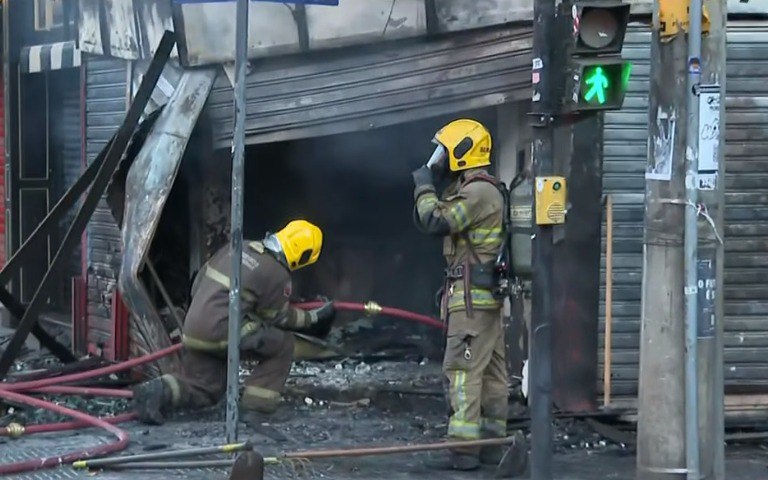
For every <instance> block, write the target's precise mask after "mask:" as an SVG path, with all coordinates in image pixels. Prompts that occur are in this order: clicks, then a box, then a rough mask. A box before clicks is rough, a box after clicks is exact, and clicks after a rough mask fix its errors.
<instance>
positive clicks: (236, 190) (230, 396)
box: [226, 0, 249, 444]
mask: <svg viewBox="0 0 768 480" xmlns="http://www.w3.org/2000/svg"><path fill="white" fill-rule="evenodd" d="M248 3H249V2H248V0H237V18H236V26H235V42H236V47H235V85H234V97H235V134H234V138H233V140H232V142H233V144H232V211H231V212H232V213H231V219H230V222H231V224H230V225H231V227H230V234H231V238H230V253H231V256H232V273H231V278H230V285H229V329H228V335H227V342H228V343H227V418H226V434H227V443H230V444H231V443H235V442H236V441H237V422H238V399H239V396H240V382H239V374H240V323H241V319H242V311H241V308H240V269H241V264H242V259H243V176H244V175H245V158H244V157H245V68H246V65H247V64H248Z"/></svg>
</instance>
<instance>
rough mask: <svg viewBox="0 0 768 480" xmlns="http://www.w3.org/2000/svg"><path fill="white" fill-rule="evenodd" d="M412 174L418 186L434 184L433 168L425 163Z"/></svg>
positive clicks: (414, 182)
mask: <svg viewBox="0 0 768 480" xmlns="http://www.w3.org/2000/svg"><path fill="white" fill-rule="evenodd" d="M411 176H412V177H413V184H414V185H415V186H416V188H418V187H423V186H425V185H432V170H431V169H430V168H429V167H427V166H426V165H423V166H421V167H419V168H417V169H416V170H414V171H413V172H411Z"/></svg>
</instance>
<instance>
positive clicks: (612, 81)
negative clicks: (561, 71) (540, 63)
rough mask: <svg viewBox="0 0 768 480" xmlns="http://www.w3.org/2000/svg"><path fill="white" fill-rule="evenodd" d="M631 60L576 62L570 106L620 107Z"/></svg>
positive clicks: (591, 107)
mask: <svg viewBox="0 0 768 480" xmlns="http://www.w3.org/2000/svg"><path fill="white" fill-rule="evenodd" d="M631 73H632V63H630V62H627V61H624V60H622V59H621V58H619V59H604V60H600V59H594V60H593V59H590V60H587V59H584V60H575V61H574V62H573V75H572V76H571V78H573V79H574V80H576V83H575V84H572V85H573V86H572V87H570V89H569V90H570V91H571V92H572V93H573V94H572V97H571V102H569V104H570V105H571V107H570V109H571V110H617V109H620V108H621V106H622V105H623V103H624V96H625V94H626V93H627V87H628V86H629V79H630V77H631Z"/></svg>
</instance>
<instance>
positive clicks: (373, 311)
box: [365, 301, 383, 315]
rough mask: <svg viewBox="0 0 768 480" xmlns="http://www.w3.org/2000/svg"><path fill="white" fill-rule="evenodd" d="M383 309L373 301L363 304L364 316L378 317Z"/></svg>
mask: <svg viewBox="0 0 768 480" xmlns="http://www.w3.org/2000/svg"><path fill="white" fill-rule="evenodd" d="M382 310H383V309H382V308H381V305H379V304H378V303H376V302H374V301H370V302H367V303H366V304H365V314H366V315H378V314H380V313H381V311H382Z"/></svg>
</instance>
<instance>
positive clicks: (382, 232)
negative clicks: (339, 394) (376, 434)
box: [219, 109, 496, 357]
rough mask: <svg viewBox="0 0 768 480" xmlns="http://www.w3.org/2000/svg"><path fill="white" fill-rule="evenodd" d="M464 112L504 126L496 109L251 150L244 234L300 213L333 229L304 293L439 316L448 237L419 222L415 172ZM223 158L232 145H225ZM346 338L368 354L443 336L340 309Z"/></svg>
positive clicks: (255, 234) (431, 348)
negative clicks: (442, 131) (424, 230)
mask: <svg viewBox="0 0 768 480" xmlns="http://www.w3.org/2000/svg"><path fill="white" fill-rule="evenodd" d="M461 117H471V118H475V119H477V120H479V121H481V122H483V123H484V124H486V125H487V126H488V128H489V129H491V132H492V134H493V133H495V130H496V126H495V124H496V121H495V118H496V114H495V111H494V110H492V109H489V110H483V111H474V112H467V113H465V114H462V115H454V116H450V117H440V118H433V119H429V120H424V121H419V122H413V123H407V124H400V125H395V126H391V127H386V128H381V129H375V130H370V131H366V132H354V133H347V134H341V135H334V136H327V137H317V138H309V139H302V140H297V141H291V142H282V143H271V144H264V145H254V146H250V147H249V148H248V149H247V152H246V155H247V161H246V179H245V186H246V188H245V197H246V198H245V213H244V216H245V218H244V225H245V228H244V235H245V236H246V238H249V239H256V238H261V237H262V236H263V235H264V233H265V232H267V231H275V230H277V229H279V228H280V227H282V226H283V225H285V224H286V223H287V222H288V221H290V220H291V219H294V218H304V219H307V220H310V221H312V222H314V223H316V224H318V225H319V226H320V227H321V228H322V229H323V232H324V247H323V253H322V255H321V257H320V260H319V261H318V263H317V264H316V265H314V266H312V267H309V268H307V269H305V270H303V271H299V272H297V275H296V276H295V284H296V285H295V288H294V291H295V295H296V296H297V297H303V298H305V299H311V298H313V297H314V296H315V295H318V294H322V295H325V296H328V297H329V298H332V299H335V300H339V301H352V302H366V301H369V300H373V301H376V302H378V303H379V304H380V305H386V306H394V307H398V308H403V309H407V310H411V311H415V312H419V313H424V314H430V315H434V316H436V315H437V313H438V312H437V308H436V305H435V293H436V292H437V290H438V288H439V287H440V285H441V282H442V270H443V267H444V263H443V259H442V255H441V253H442V252H441V250H442V241H441V239H438V238H430V237H428V236H426V235H423V234H421V233H420V232H419V231H418V230H416V228H415V226H414V225H413V221H412V218H413V217H412V215H413V193H412V192H413V183H412V179H411V171H412V170H414V169H415V168H417V167H418V166H420V165H422V164H423V163H424V162H425V161H426V160H427V159H428V158H429V155H430V154H431V152H432V150H433V148H434V146H433V144H432V143H431V142H430V140H431V139H432V137H433V135H434V134H435V132H436V131H437V130H438V129H439V128H440V127H442V126H443V125H444V124H446V123H447V122H449V121H451V120H453V119H455V118H461ZM219 153H220V156H219V158H220V160H219V161H221V162H226V161H227V158H228V155H229V152H227V151H220V152H219ZM337 326H341V329H340V331H338V332H334V334H336V335H340V336H341V338H336V340H337V341H339V342H341V343H342V344H344V345H345V346H346V347H347V349H349V348H351V349H353V350H356V351H358V352H359V353H363V354H368V355H371V354H374V353H375V354H379V355H382V356H388V355H395V356H399V357H402V356H403V355H405V356H414V357H418V356H422V355H428V356H435V355H439V354H440V349H441V348H442V335H440V333H439V332H436V331H434V330H433V329H430V328H428V327H422V326H419V325H415V324H410V323H406V322H404V321H401V320H394V319H389V318H383V317H382V318H379V317H376V318H371V319H366V318H360V316H359V315H356V314H350V313H340V314H339V316H338V320H337Z"/></svg>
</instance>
